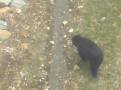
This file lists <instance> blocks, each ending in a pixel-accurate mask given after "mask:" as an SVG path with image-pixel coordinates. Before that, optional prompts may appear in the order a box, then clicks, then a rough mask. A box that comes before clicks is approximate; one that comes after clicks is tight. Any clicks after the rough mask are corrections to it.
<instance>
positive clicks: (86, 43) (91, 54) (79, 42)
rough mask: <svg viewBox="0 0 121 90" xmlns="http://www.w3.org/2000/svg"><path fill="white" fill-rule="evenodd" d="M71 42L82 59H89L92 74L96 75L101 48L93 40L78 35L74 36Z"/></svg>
mask: <svg viewBox="0 0 121 90" xmlns="http://www.w3.org/2000/svg"><path fill="white" fill-rule="evenodd" d="M72 43H73V44H74V45H75V46H76V48H77V50H78V53H79V55H80V57H81V58H82V60H83V61H84V62H86V61H89V63H90V70H91V73H92V76H93V77H97V71H98V68H99V66H100V64H101V63H102V60H103V53H102V51H101V49H100V48H99V47H98V46H97V45H96V44H95V43H94V42H92V41H91V40H89V39H87V38H84V37H81V36H80V35H76V36H74V37H73V38H72Z"/></svg>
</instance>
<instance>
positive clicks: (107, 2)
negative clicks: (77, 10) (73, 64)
mask: <svg viewBox="0 0 121 90" xmlns="http://www.w3.org/2000/svg"><path fill="white" fill-rule="evenodd" d="M83 3H84V8H83V9H82V11H83V13H82V17H83V19H84V22H83V26H82V31H80V27H78V28H77V29H76V30H75V34H76V33H80V34H81V35H82V36H84V37H88V38H90V39H92V40H93V41H95V42H96V43H97V44H98V45H99V46H100V47H101V48H102V49H103V51H104V62H103V64H102V65H101V67H100V71H99V78H98V80H93V79H91V78H87V79H82V80H81V81H79V82H80V84H79V86H80V88H79V89H77V90H120V89H121V79H120V78H121V70H120V69H119V68H120V65H121V63H120V62H121V60H120V59H119V58H120V57H121V55H119V54H120V53H121V51H120V50H119V49H121V46H120V45H121V43H120V41H121V38H120V36H121V35H120V34H121V33H120V32H121V29H120V28H121V17H120V15H121V11H120V10H121V6H120V5H121V1H120V0H84V2H83ZM82 11H81V12H82Z"/></svg>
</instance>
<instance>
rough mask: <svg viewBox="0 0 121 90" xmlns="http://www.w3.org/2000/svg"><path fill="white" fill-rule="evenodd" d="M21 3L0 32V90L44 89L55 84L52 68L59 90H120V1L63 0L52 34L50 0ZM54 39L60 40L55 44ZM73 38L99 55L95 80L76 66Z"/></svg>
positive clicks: (80, 63) (52, 8)
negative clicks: (93, 45)
mask: <svg viewBox="0 0 121 90" xmlns="http://www.w3.org/2000/svg"><path fill="white" fill-rule="evenodd" d="M26 3H27V4H26V5H25V6H24V7H23V9H22V11H21V12H20V10H18V9H17V11H15V9H14V11H15V13H13V12H12V13H13V14H12V17H10V18H12V19H10V20H8V21H9V25H8V29H7V30H6V31H7V32H5V31H3V30H0V80H1V81H0V90H49V88H50V83H51V82H56V81H55V80H56V79H52V78H54V77H53V75H55V74H57V73H58V72H56V73H55V72H54V73H53V72H52V68H53V65H55V66H54V68H57V69H58V67H57V66H59V67H60V68H61V69H62V71H60V72H61V75H62V76H63V75H64V76H63V79H64V80H63V81H62V83H63V84H62V86H63V87H64V88H65V90H102V89H103V90H120V88H121V69H120V66H121V60H120V58H121V55H120V53H121V50H120V49H121V43H120V41H121V34H120V33H121V29H120V26H121V25H120V24H121V21H120V20H121V12H120V9H121V7H120V5H121V1H120V0H115V1H114V0H103V1H102V0H69V2H68V5H67V6H68V9H67V11H66V12H65V13H64V12H63V13H64V14H62V15H64V16H66V17H64V18H63V19H62V20H61V21H60V22H59V24H61V25H62V26H63V29H62V32H61V31H59V33H58V32H55V31H54V30H56V28H57V27H56V25H55V24H54V18H55V17H54V16H56V14H54V15H53V13H55V12H54V10H55V11H56V10H58V8H56V7H55V6H56V4H57V3H56V2H55V1H54V0H28V1H27V0H26ZM62 3H64V4H65V2H64V0H63V2H62ZM7 10H8V9H7ZM16 12H19V14H16ZM67 12H68V13H67ZM65 14H66V15H65ZM57 15H58V14H57ZM10 16H11V14H10ZM62 17H63V16H62ZM54 25H55V27H56V28H55V29H54V28H53V26H54ZM59 28H61V27H60V26H59ZM55 34H56V35H57V37H56V38H57V39H59V38H60V39H61V40H56V38H55V36H56V35H55ZM75 34H80V35H82V36H85V37H88V38H90V39H91V40H93V41H95V42H96V43H97V44H98V45H99V46H100V47H101V48H102V50H103V51H104V62H103V64H102V65H101V67H100V70H99V76H98V78H97V79H93V78H92V77H91V75H90V72H89V70H88V67H86V66H85V64H84V63H83V62H82V61H79V60H80V58H79V56H78V54H77V53H76V50H75V47H74V46H73V45H72V43H71V38H72V36H73V35H75ZM54 35H55V36H54ZM61 41H62V42H61ZM59 47H60V48H61V49H58V48H59ZM58 51H60V52H59V53H58ZM59 54H61V55H60V56H59V57H58V56H57V55H59ZM54 55H56V57H54ZM55 60H62V61H64V65H66V66H65V67H64V66H62V65H63V64H62V63H60V62H59V61H58V62H57V64H56V63H54V64H52V63H53V61H55ZM78 65H80V66H78ZM50 77H51V79H50ZM57 80H58V78H57ZM58 84H59V83H58Z"/></svg>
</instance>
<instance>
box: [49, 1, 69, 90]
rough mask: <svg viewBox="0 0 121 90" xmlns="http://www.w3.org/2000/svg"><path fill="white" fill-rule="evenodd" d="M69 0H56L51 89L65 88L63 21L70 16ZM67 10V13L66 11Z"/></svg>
mask: <svg viewBox="0 0 121 90" xmlns="http://www.w3.org/2000/svg"><path fill="white" fill-rule="evenodd" d="M68 3H69V2H68V0H56V2H55V7H54V12H53V17H54V23H53V40H54V42H55V44H54V46H53V49H52V50H53V51H52V52H53V57H52V60H53V61H52V64H51V68H50V69H51V70H50V74H49V84H50V89H51V90H64V79H65V77H66V72H67V67H66V63H65V61H64V60H65V58H64V55H63V51H64V49H63V42H64V38H63V36H64V27H63V24H62V22H63V21H64V20H65V19H67V17H68V15H69V14H68V12H67V10H68V7H69V6H68V5H69V4H68ZM64 12H66V13H64Z"/></svg>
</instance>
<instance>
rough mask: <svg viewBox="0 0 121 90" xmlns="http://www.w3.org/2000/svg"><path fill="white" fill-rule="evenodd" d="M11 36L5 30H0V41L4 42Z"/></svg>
mask: <svg viewBox="0 0 121 90" xmlns="http://www.w3.org/2000/svg"><path fill="white" fill-rule="evenodd" d="M10 36H11V33H10V32H9V31H7V30H2V29H0V41H3V40H6V39H8V38H9V37H10Z"/></svg>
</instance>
